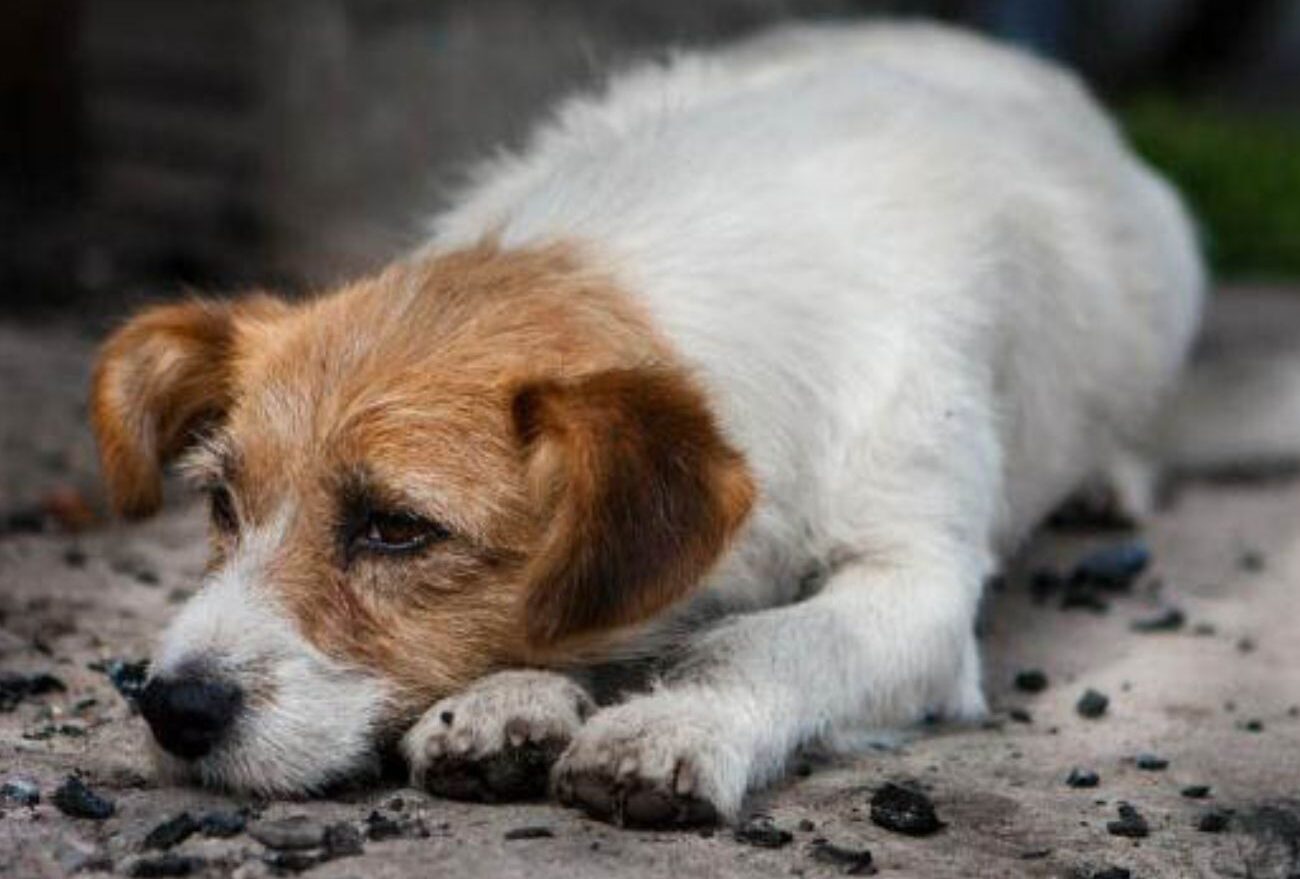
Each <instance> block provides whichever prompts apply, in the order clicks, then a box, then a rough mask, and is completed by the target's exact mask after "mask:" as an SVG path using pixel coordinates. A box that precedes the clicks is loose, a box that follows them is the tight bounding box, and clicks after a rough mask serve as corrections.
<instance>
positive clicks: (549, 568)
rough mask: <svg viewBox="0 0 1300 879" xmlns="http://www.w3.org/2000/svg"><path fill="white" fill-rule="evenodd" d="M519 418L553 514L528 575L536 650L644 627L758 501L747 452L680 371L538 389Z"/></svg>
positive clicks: (526, 390) (518, 406) (529, 393)
mask: <svg viewBox="0 0 1300 879" xmlns="http://www.w3.org/2000/svg"><path fill="white" fill-rule="evenodd" d="M513 416H514V425H515V429H516V431H517V432H518V435H519V437H520V439H521V441H522V442H523V444H524V446H525V448H526V450H527V454H528V456H529V459H528V468H529V476H530V479H531V480H532V486H533V491H534V493H535V494H536V495H537V498H538V500H539V502H540V503H541V504H542V505H543V508H544V509H545V510H546V511H547V514H548V515H549V519H548V521H547V525H546V527H545V530H544V532H543V536H542V538H541V544H540V547H539V550H538V552H537V553H536V555H535V556H534V558H533V560H532V561H531V563H530V568H529V570H528V572H527V579H528V587H527V593H526V596H525V602H526V604H525V607H524V613H525V626H526V634H527V638H528V642H529V645H530V646H531V647H532V648H533V649H534V650H540V651H545V650H547V649H553V648H556V647H557V646H558V645H559V644H560V643H561V642H563V641H568V640H569V639H572V638H581V636H583V635H591V634H595V633H599V632H601V631H606V630H610V629H615V628H618V627H621V626H626V625H630V624H634V623H637V622H640V621H642V620H645V619H647V618H649V617H651V616H652V615H654V614H655V613H657V612H658V611H660V610H663V609H664V608H666V607H667V606H668V605H670V604H671V603H673V602H675V601H677V600H678V599H680V598H682V597H683V596H685V595H686V594H687V593H688V592H689V591H690V590H691V588H692V587H693V586H695V585H696V583H697V582H698V581H699V580H700V578H701V577H702V576H703V575H704V574H705V573H706V572H707V571H708V569H709V568H710V567H711V566H712V565H713V563H714V562H715V561H716V560H717V558H718V556H719V555H720V554H721V552H722V550H723V548H724V547H725V546H726V544H727V541H728V539H729V538H730V537H731V535H732V534H733V533H734V532H735V530H736V529H737V528H738V527H739V526H740V524H741V523H742V522H743V521H744V519H745V517H746V515H747V514H748V512H749V509H750V506H751V505H752V503H753V498H754V485H753V482H752V480H751V478H750V475H749V471H748V469H747V467H746V465H745V462H744V460H743V459H742V457H741V456H740V455H739V454H738V453H737V452H736V451H735V450H733V449H732V448H731V447H730V446H729V445H728V444H727V442H726V441H725V440H724V439H723V437H722V436H721V434H720V433H719V432H718V429H717V427H716V426H715V424H714V422H713V418H712V416H711V415H710V413H709V410H708V408H707V407H706V405H705V402H704V399H703V397H702V396H701V394H700V393H699V392H698V391H697V390H696V389H695V388H694V387H693V386H692V385H691V384H690V382H689V380H688V379H687V378H686V377H685V376H684V375H682V374H680V373H676V372H672V371H668V370H659V369H652V368H643V369H630V370H614V371H609V372H602V373H597V374H595V375H591V376H588V377H585V378H581V379H578V380H575V381H570V382H551V381H547V382H540V383H533V384H529V385H525V386H524V387H522V388H521V389H520V390H519V391H518V392H517V393H516V394H515V396H514V403H513Z"/></svg>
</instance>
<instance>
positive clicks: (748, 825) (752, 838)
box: [733, 815, 794, 848]
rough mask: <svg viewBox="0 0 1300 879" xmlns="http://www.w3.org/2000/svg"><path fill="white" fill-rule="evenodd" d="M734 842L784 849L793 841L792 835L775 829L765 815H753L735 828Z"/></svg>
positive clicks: (779, 828)
mask: <svg viewBox="0 0 1300 879" xmlns="http://www.w3.org/2000/svg"><path fill="white" fill-rule="evenodd" d="M733 835H734V837H735V839H736V842H742V843H744V844H745V845H753V846H758V847H759V848H784V847H785V846H787V845H789V844H790V843H791V842H792V841H793V840H794V834H793V833H791V832H790V831H788V830H786V829H784V828H781V827H777V826H776V824H775V823H774V822H773V821H772V819H771V818H770V817H769V816H767V815H754V816H753V817H751V818H750V819H749V820H748V821H746V822H745V823H744V824H741V825H740V826H739V827H737V828H736V832H735V834H733Z"/></svg>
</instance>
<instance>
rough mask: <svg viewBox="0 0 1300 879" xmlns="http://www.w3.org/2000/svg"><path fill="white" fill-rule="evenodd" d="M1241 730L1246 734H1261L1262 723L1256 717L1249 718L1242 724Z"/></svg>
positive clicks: (1262, 729)
mask: <svg viewBox="0 0 1300 879" xmlns="http://www.w3.org/2000/svg"><path fill="white" fill-rule="evenodd" d="M1241 728H1242V729H1244V730H1245V731H1246V732H1263V731H1264V721H1262V720H1260V719H1259V718H1257V717H1255V718H1251V719H1250V720H1248V721H1246V722H1245V723H1244V724H1242V726H1241Z"/></svg>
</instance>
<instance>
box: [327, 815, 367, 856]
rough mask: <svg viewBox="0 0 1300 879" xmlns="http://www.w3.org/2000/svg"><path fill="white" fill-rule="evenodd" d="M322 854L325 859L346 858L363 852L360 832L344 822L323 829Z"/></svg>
mask: <svg viewBox="0 0 1300 879" xmlns="http://www.w3.org/2000/svg"><path fill="white" fill-rule="evenodd" d="M323 845H324V851H323V854H324V855H325V857H327V858H348V857H351V856H353V855H359V854H361V853H362V852H363V851H365V844H364V843H363V842H362V840H361V831H360V830H357V829H356V828H355V827H353V826H352V825H351V824H349V823H348V822H346V821H340V822H338V823H337V824H331V825H330V826H328V827H326V828H325V836H324V839H323Z"/></svg>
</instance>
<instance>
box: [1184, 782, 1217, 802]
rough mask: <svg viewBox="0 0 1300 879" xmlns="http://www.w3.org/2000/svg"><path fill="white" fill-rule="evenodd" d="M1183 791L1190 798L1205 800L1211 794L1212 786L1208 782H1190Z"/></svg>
mask: <svg viewBox="0 0 1300 879" xmlns="http://www.w3.org/2000/svg"><path fill="white" fill-rule="evenodd" d="M1181 793H1182V795H1183V796H1185V797H1187V799H1189V800H1203V799H1205V798H1206V797H1208V796H1209V795H1210V786H1209V785H1208V784H1189V785H1188V786H1187V787H1185V788H1183V789H1182V791H1181Z"/></svg>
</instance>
